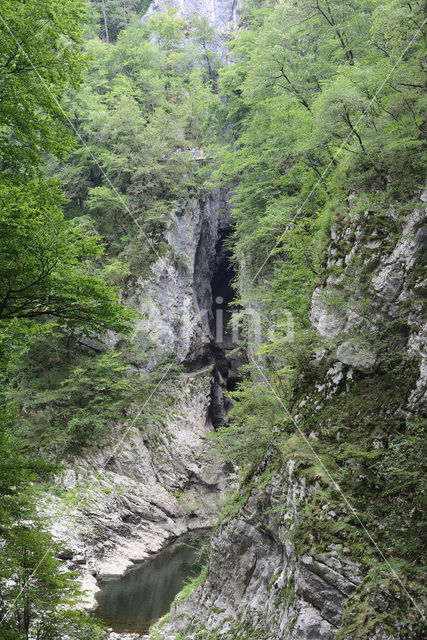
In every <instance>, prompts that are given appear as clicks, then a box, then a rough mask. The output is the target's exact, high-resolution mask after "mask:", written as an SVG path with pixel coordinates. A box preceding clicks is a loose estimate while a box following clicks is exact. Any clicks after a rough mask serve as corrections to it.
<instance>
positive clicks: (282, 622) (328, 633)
mask: <svg viewBox="0 0 427 640" xmlns="http://www.w3.org/2000/svg"><path fill="white" fill-rule="evenodd" d="M267 467H268V458H267V459H266V460H265V462H264V468H263V466H261V468H260V469H259V470H258V473H257V475H256V476H255V478H254V485H255V488H254V489H253V490H252V491H251V493H250V495H249V497H248V499H247V502H246V504H245V506H244V507H243V508H242V509H241V510H240V511H239V512H238V513H237V514H236V515H235V517H233V518H232V519H231V520H230V521H229V522H228V523H227V524H224V525H222V526H220V528H219V530H218V531H217V533H216V534H215V536H214V538H213V540H212V546H211V562H210V569H209V574H208V578H207V580H206V582H205V584H204V585H203V586H202V587H198V588H197V589H196V590H195V591H194V592H193V593H192V594H191V595H190V597H189V598H188V600H187V601H186V602H185V603H184V604H182V605H180V606H175V607H173V609H172V613H171V618H170V624H169V627H168V629H167V630H166V631H165V638H169V637H171V638H174V637H175V635H174V634H175V633H176V632H178V633H183V634H184V637H185V638H187V639H188V640H190V639H194V640H196V639H197V640H202V638H205V637H215V638H216V637H218V638H219V637H220V638H224V639H227V640H238V639H242V640H243V639H249V638H251V639H252V638H257V639H258V638H259V639H262V640H296V639H300V638H307V639H313V640H314V639H316V640H332V639H333V638H334V633H335V632H336V631H337V630H338V629H339V628H340V623H341V617H342V610H343V605H344V602H345V600H346V599H347V597H348V596H349V595H350V594H351V593H352V592H353V591H354V589H355V588H356V587H357V585H358V584H359V583H360V582H361V581H362V577H363V576H362V573H361V571H360V565H359V564H358V563H356V562H353V561H352V560H351V558H350V557H349V555H348V551H349V550H348V549H345V548H344V549H343V548H342V546H339V545H337V546H331V547H330V548H328V549H327V550H326V552H325V553H324V554H319V555H317V556H312V555H308V554H306V555H302V556H298V555H297V554H296V552H295V548H294V545H293V544H292V542H291V541H290V540H289V531H290V530H291V529H292V526H293V525H292V523H293V521H294V520H295V517H296V516H297V513H298V508H299V507H300V504H301V502H302V501H303V500H304V499H306V498H307V497H308V496H310V494H312V493H313V491H314V489H315V487H310V486H308V485H307V484H306V482H305V481H304V480H301V478H299V477H298V476H297V475H295V474H294V462H293V461H290V462H289V463H288V464H287V466H286V467H285V469H284V470H283V471H282V472H281V473H280V474H277V475H273V477H272V478H271V479H270V480H269V482H268V483H267V484H266V486H265V487H264V488H263V489H260V488H258V487H257V484H258V482H260V481H261V479H262V475H263V473H265V470H266V468H267ZM279 513H280V515H278V514H279ZM215 632H218V636H216V635H212V636H211V635H209V634H210V633H213V634H214V633H215ZM179 637H180V636H179Z"/></svg>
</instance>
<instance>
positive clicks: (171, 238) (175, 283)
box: [129, 190, 229, 362]
mask: <svg viewBox="0 0 427 640" xmlns="http://www.w3.org/2000/svg"><path fill="white" fill-rule="evenodd" d="M228 226H229V205H228V203H227V193H225V192H223V191H222V190H215V191H212V192H207V193H204V194H203V196H202V197H201V198H200V200H198V199H196V198H192V199H189V200H187V201H186V202H184V203H182V205H180V206H179V207H177V208H176V209H175V211H173V212H172V215H171V220H170V222H169V228H168V231H167V233H166V240H167V242H168V244H169V247H170V249H169V250H168V252H167V254H166V255H165V256H164V257H161V258H159V259H158V260H157V262H156V263H155V264H154V265H153V266H152V272H153V276H152V277H151V278H150V279H149V280H148V282H147V281H143V280H141V281H140V282H138V283H137V287H136V289H137V294H136V295H135V296H134V297H133V298H131V299H130V301H129V302H130V304H131V306H132V305H133V306H136V307H137V308H138V310H139V311H140V313H141V315H142V316H143V317H144V319H142V320H141V321H139V328H140V329H142V330H143V331H145V332H147V333H149V335H150V337H151V338H152V339H153V340H154V341H155V343H156V345H157V346H158V347H160V348H161V349H162V350H163V351H165V352H167V351H170V352H173V353H174V354H176V356H177V358H178V360H179V361H181V362H183V361H192V360H196V359H197V358H199V357H201V356H202V355H205V354H206V352H207V346H208V345H209V344H210V343H211V342H212V341H213V336H212V332H211V325H212V292H211V280H212V277H213V274H214V270H215V258H216V247H217V243H218V240H219V238H220V237H221V235H222V234H223V233H224V231H225V230H226V229H227V227H228Z"/></svg>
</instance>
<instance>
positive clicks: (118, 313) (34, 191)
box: [0, 180, 133, 334]
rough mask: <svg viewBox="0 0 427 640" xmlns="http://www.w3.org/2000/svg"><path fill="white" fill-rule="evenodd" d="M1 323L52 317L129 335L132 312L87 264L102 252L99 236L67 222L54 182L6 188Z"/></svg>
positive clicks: (0, 193) (0, 232)
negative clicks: (89, 233) (90, 271)
mask: <svg viewBox="0 0 427 640" xmlns="http://www.w3.org/2000/svg"><path fill="white" fill-rule="evenodd" d="M0 202H1V205H2V213H1V226H0V243H1V248H2V262H1V267H0V283H1V284H0V322H1V323H2V326H4V323H5V322H10V321H13V320H29V319H35V318H46V317H50V318H52V319H54V320H55V321H56V323H57V324H63V325H65V326H67V327H69V328H70V329H73V330H76V331H83V332H85V333H88V334H90V333H92V334H93V333H95V332H99V331H105V330H106V329H107V328H112V329H115V330H116V331H123V332H126V333H127V332H129V331H130V325H129V321H130V319H131V318H132V317H133V314H132V313H131V312H130V311H127V310H125V309H124V308H123V307H122V306H121V305H120V304H119V300H118V297H117V294H116V293H115V291H114V290H113V289H112V288H111V287H109V286H108V285H106V284H105V282H104V281H103V280H102V279H101V278H100V277H98V276H93V275H89V273H88V269H87V268H86V266H85V263H86V261H88V260H89V259H91V258H93V257H94V256H97V255H100V254H101V253H102V246H101V245H100V244H99V242H98V241H97V238H95V237H90V236H85V235H84V234H83V233H82V232H81V231H80V230H79V229H78V228H77V227H75V226H74V225H73V224H71V223H70V222H66V221H64V219H63V214H62V210H61V204H62V202H63V197H62V195H61V192H60V188H59V185H58V183H57V182H56V181H54V180H37V181H36V180H35V181H31V182H26V183H25V184H14V183H13V182H10V183H9V184H4V183H3V184H0Z"/></svg>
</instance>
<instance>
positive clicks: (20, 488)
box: [0, 415, 105, 640]
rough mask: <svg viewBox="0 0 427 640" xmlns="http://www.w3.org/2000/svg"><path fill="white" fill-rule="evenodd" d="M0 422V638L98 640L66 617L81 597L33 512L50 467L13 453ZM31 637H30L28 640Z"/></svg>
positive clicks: (82, 620)
mask: <svg viewBox="0 0 427 640" xmlns="http://www.w3.org/2000/svg"><path fill="white" fill-rule="evenodd" d="M10 423H11V416H7V415H1V421H0V447H1V451H2V455H1V458H0V539H1V553H0V593H1V595H0V633H1V637H2V638H4V639H5V640H23V639H25V640H28V639H29V638H30V637H34V635H33V634H36V635H37V637H38V638H40V639H42V640H60V638H62V637H63V636H62V633H63V632H64V631H65V630H67V632H68V631H69V632H70V637H71V638H75V639H76V640H77V639H78V640H83V639H84V640H101V638H104V637H105V634H104V632H103V631H102V629H101V628H100V627H99V625H97V624H96V623H95V622H92V621H90V620H88V618H87V616H85V615H84V614H76V613H73V612H72V610H71V609H72V608H73V606H74V604H75V602H76V600H77V599H78V597H79V596H80V595H81V594H80V593H79V591H78V589H77V586H76V584H75V582H74V579H73V578H74V576H73V574H71V573H70V572H68V571H64V568H63V567H62V566H61V563H60V562H59V561H58V560H57V558H56V555H55V554H56V553H57V552H58V551H59V545H58V544H57V543H54V542H52V540H51V537H50V535H49V534H48V533H47V532H46V531H45V529H44V526H43V523H42V522H41V520H40V518H39V516H38V515H37V512H36V509H35V490H34V483H35V481H40V480H42V479H45V478H46V477H47V475H48V474H49V473H50V472H51V471H52V470H53V468H54V467H53V465H52V464H48V463H46V462H45V461H43V460H37V459H34V458H28V457H27V456H24V455H22V454H21V453H19V449H20V448H21V447H22V442H20V441H19V440H17V438H16V434H14V433H13V432H12V431H11V429H10ZM30 634H31V635H30Z"/></svg>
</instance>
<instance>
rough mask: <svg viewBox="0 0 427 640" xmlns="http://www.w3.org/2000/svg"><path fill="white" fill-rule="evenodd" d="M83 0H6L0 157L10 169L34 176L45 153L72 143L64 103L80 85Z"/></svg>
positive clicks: (0, 37) (0, 48) (1, 24)
mask: <svg viewBox="0 0 427 640" xmlns="http://www.w3.org/2000/svg"><path fill="white" fill-rule="evenodd" d="M85 12H86V5H85V2H84V0H44V1H43V2H38V0H25V1H24V0H4V1H3V2H2V7H1V16H0V43H1V45H0V69H1V72H2V83H1V89H0V120H1V123H2V124H1V128H0V157H1V163H2V170H3V171H4V172H7V173H16V172H22V173H27V174H28V173H29V174H33V173H34V171H35V169H36V167H37V166H39V165H40V163H41V161H42V158H41V154H42V153H43V152H51V153H54V154H55V155H58V156H61V157H64V154H65V153H67V152H68V151H69V150H70V148H71V146H72V138H71V135H70V132H69V129H68V128H67V126H66V116H65V113H64V112H63V110H62V108H61V106H60V103H61V101H62V98H63V96H64V93H65V92H66V91H67V90H68V88H69V87H70V86H73V87H78V86H79V85H80V84H81V81H82V73H83V70H84V69H85V67H86V64H87V60H86V56H85V54H84V53H82V50H81V45H82V42H83V40H82V35H81V25H82V22H83V20H84V17H85Z"/></svg>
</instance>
